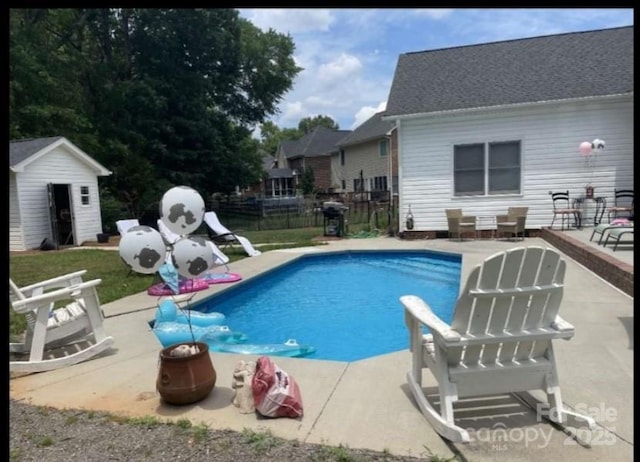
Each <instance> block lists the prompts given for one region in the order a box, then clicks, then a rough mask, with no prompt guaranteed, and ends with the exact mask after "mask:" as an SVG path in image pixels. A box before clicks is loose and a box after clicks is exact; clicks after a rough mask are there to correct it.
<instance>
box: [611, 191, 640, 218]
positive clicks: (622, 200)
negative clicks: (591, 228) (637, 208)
mask: <svg viewBox="0 0 640 462" xmlns="http://www.w3.org/2000/svg"><path fill="white" fill-rule="evenodd" d="M613 196H614V197H613V207H609V208H608V209H607V220H609V223H611V222H612V221H613V220H615V219H616V218H618V217H622V218H629V217H630V216H633V201H634V198H633V189H616V190H614V192H613Z"/></svg>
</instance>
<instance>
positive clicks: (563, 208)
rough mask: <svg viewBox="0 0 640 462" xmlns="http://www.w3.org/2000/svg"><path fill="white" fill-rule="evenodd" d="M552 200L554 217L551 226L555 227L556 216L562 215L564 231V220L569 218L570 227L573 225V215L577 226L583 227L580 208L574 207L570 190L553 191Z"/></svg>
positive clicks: (561, 227)
mask: <svg viewBox="0 0 640 462" xmlns="http://www.w3.org/2000/svg"><path fill="white" fill-rule="evenodd" d="M551 201H552V203H553V219H552V220H551V225H550V226H549V227H550V228H551V229H553V223H554V222H555V221H556V217H557V216H558V215H560V218H561V225H560V230H562V231H564V222H565V219H566V220H567V229H569V227H570V225H571V221H570V220H571V217H572V216H573V219H574V224H575V227H576V228H580V227H581V222H582V216H581V211H580V209H579V208H577V207H574V206H573V204H572V202H571V200H570V198H569V191H563V192H555V193H554V192H552V193H551Z"/></svg>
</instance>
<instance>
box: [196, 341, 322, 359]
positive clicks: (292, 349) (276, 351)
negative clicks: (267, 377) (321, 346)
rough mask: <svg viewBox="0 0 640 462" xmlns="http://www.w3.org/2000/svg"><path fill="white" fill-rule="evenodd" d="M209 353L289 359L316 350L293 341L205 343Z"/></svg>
mask: <svg viewBox="0 0 640 462" xmlns="http://www.w3.org/2000/svg"><path fill="white" fill-rule="evenodd" d="M207 343H208V345H209V350H210V351H217V352H220V353H235V354H242V355H270V356H287V357H290V358H299V357H302V356H307V355H310V354H312V353H315V351H316V349H315V348H314V347H312V346H311V345H300V344H298V342H296V341H295V340H294V339H289V340H287V341H286V342H284V343H263V344H259V343H255V344H251V343H239V344H232V343H222V342H213V343H212V342H207Z"/></svg>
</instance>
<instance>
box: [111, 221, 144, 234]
mask: <svg viewBox="0 0 640 462" xmlns="http://www.w3.org/2000/svg"><path fill="white" fill-rule="evenodd" d="M134 226H140V222H139V221H138V219H137V218H131V219H128V220H118V221H116V228H117V229H118V232H119V233H120V236H124V233H126V232H127V231H129V229H131V228H133V227H134Z"/></svg>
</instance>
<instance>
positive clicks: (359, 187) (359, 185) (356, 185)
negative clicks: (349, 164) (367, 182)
mask: <svg viewBox="0 0 640 462" xmlns="http://www.w3.org/2000/svg"><path fill="white" fill-rule="evenodd" d="M353 191H354V192H362V191H364V181H360V178H354V180H353Z"/></svg>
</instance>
